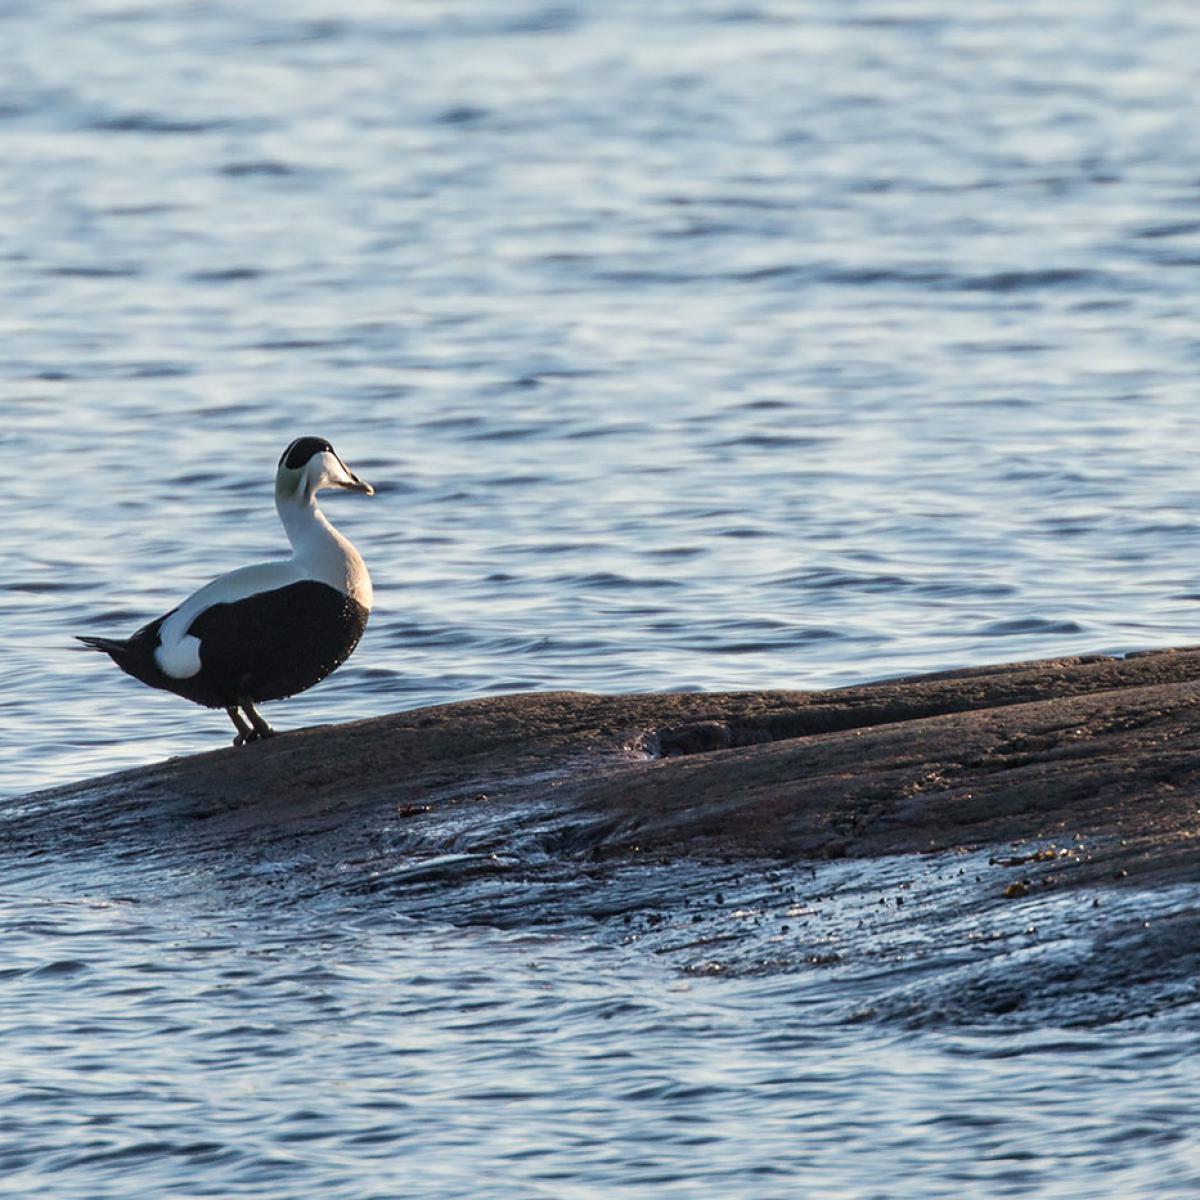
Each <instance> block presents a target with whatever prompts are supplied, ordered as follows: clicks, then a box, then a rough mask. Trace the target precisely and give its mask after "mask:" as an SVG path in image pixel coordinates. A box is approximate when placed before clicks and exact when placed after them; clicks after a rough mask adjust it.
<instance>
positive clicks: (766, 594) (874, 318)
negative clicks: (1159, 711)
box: [0, 0, 1200, 1200]
mask: <svg viewBox="0 0 1200 1200" xmlns="http://www.w3.org/2000/svg"><path fill="white" fill-rule="evenodd" d="M0 34H3V44H4V45H5V47H6V53H5V70H4V73H3V77H2V78H0V136H2V138H3V142H2V144H3V151H4V152H3V154H0V254H2V255H3V269H2V270H0V330H2V337H0V379H2V389H3V391H2V395H0V405H2V415H3V421H2V422H0V444H2V445H3V448H4V451H5V463H6V468H7V469H6V470H5V472H4V477H5V478H4V484H3V486H2V487H0V528H2V530H3V532H2V534H0V553H2V554H3V563H2V564H0V566H2V569H0V628H2V630H3V639H2V641H3V647H2V649H0V789H2V790H3V791H4V792H7V793H8V794H10V795H12V794H19V793H22V792H25V791H28V790H31V789H33V788H35V787H40V786H47V785H51V784H56V783H61V782H65V781H68V780H72V779H78V778H82V777H85V776H87V775H90V774H95V773H99V772H101V771H103V770H108V769H115V768H117V767H121V766H128V765H132V764H136V763H141V762H148V761H152V760H155V759H157V758H161V757H164V756H166V755H168V754H180V753H187V752H192V751H195V750H199V749H204V748H210V747H214V746H217V745H222V744H224V742H225V740H226V739H227V737H228V734H229V731H228V730H227V729H226V728H225V722H224V718H223V717H222V716H221V715H220V714H211V713H205V712H204V711H202V710H200V709H196V708H194V707H192V706H190V705H187V704H186V703H184V702H183V701H180V700H178V699H177V698H175V697H172V696H169V695H166V694H165V693H154V692H151V691H149V690H148V689H144V688H140V687H138V686H137V685H135V684H134V683H133V682H132V681H130V680H129V679H127V678H125V677H124V676H122V675H120V674H119V673H118V672H117V671H116V670H115V669H114V668H112V667H111V666H110V665H109V664H107V663H106V662H104V661H103V660H101V659H100V657H99V656H90V657H89V656H85V655H84V654H82V653H76V652H74V651H73V650H72V649H71V648H70V647H71V644H72V643H71V637H72V635H73V634H75V633H77V632H93V633H109V634H119V633H124V632H128V631H130V630H131V629H132V628H134V627H136V626H137V625H139V624H141V623H142V622H143V621H145V620H146V619H148V618H149V617H152V616H155V615H157V614H158V613H160V612H162V611H165V610H166V609H168V608H170V607H172V606H173V605H174V604H175V603H176V602H177V601H178V600H179V599H180V598H181V597H182V596H183V595H184V594H186V593H187V592H188V591H190V590H191V589H193V588H194V587H195V586H197V585H199V584H200V583H202V582H204V581H206V580H207V579H208V578H210V577H211V576H212V575H214V574H216V573H218V572H220V571H222V570H225V569H228V568H229V567H232V566H235V565H239V564H240V563H242V562H246V561H253V560H254V559H256V558H261V557H270V556H272V555H275V554H278V553H280V552H281V550H282V547H283V544H284V543H283V535H282V531H281V530H280V528H279V527H278V525H277V523H276V521H275V517H274V514H273V511H272V506H271V477H272V474H273V471H274V465H275V461H276V459H277V458H278V455H279V452H280V450H281V449H282V448H283V446H284V445H286V443H287V442H288V441H290V440H291V439H292V438H293V437H295V436H297V435H298V434H301V433H318V434H322V435H325V436H327V437H329V438H330V439H331V440H333V442H334V444H335V445H336V446H337V447H338V449H339V451H340V452H341V453H342V454H343V456H344V457H345V458H346V459H347V461H348V462H349V463H350V464H351V466H353V467H354V468H355V469H357V470H358V471H360V473H361V474H363V475H364V476H365V477H366V478H369V479H370V480H371V481H372V482H373V483H374V484H375V485H376V487H377V489H378V495H377V496H376V497H375V498H374V499H373V500H366V499H363V498H360V497H354V496H338V497H334V498H332V499H330V500H329V502H328V504H327V505H326V510H327V512H328V513H329V514H330V515H331V516H332V518H333V520H334V521H335V523H337V524H338V525H339V526H340V527H341V528H342V529H343V530H344V531H345V532H346V533H348V534H349V535H350V536H351V537H352V538H353V540H354V541H355V542H356V543H357V544H358V545H359V547H360V548H361V549H362V551H363V553H364V555H365V557H366V559H367V562H368V564H369V566H370V568H371V571H372V574H373V577H374V579H375V583H376V590H377V608H376V612H375V614H374V616H373V619H372V623H371V626H370V628H369V630H368V633H367V636H366V638H365V640H364V642H363V644H362V646H361V647H360V648H359V650H358V652H357V653H356V655H355V657H354V658H353V659H352V660H351V662H350V663H349V664H347V666H346V667H344V668H343V669H342V670H341V671H340V672H339V673H338V674H337V675H335V676H334V677H333V678H332V679H330V680H329V681H328V682H327V683H325V684H323V685H322V686H321V687H320V688H318V689H315V690H314V691H312V692H310V693H307V694H306V695H304V696H301V697H297V698H295V699H293V700H291V701H289V702H287V703H286V704H285V705H281V706H279V707H278V708H275V709H274V710H273V711H271V710H269V712H268V715H270V716H271V717H272V719H273V720H275V721H277V722H278V723H279V724H280V725H281V726H283V727H289V726H295V725H300V724H308V723H313V722H318V721H326V720H336V721H343V720H348V719H351V718H356V717H363V716H369V715H376V714H380V713H385V712H389V711H393V710H395V709H398V708H405V707H412V706H416V705H420V704H424V703H430V702H436V701H446V700H452V699H457V698H463V697H468V696H476V695H486V694H494V693H499V692H505V691H512V690H517V689H533V688H539V689H540V688H560V687H565V688H580V689H586V690H597V691H627V690H650V689H682V688H687V689H696V688H700V689H715V688H742V687H771V686H780V687H821V686H827V685H830V684H835V683H847V682H853V681H858V680H863V679H869V678H876V677H881V676H885V675H889V674H897V673H901V672H912V671H918V670H924V669H934V668H941V667H949V666H959V665H964V664H971V663H984V662H993V661H999V660H1008V659H1015V658H1023V657H1036V656H1045V655H1054V654H1059V653H1066V652H1077V651H1083V650H1088V651H1091V650H1107V651H1121V650H1128V649H1134V648H1141V647H1149V646H1156V645H1177V644H1182V643H1187V642H1194V641H1197V640H1200V638H1197V636H1196V633H1195V632H1194V631H1195V630H1197V629H1198V628H1200V615H1198V612H1197V600H1198V599H1200V586H1198V584H1197V578H1196V576H1197V570H1196V565H1195V564H1196V550H1197V544H1198V538H1197V530H1196V520H1195V514H1196V512H1197V510H1198V508H1200V486H1198V483H1197V476H1196V468H1195V462H1196V456H1195V448H1196V446H1197V445H1198V444H1200V408H1198V406H1197V404H1196V399H1195V392H1196V385H1195V376H1196V371H1197V365H1198V361H1200V354H1198V353H1197V345H1198V343H1197V340H1196V332H1195V330H1196V323H1195V295H1196V272H1197V268H1198V266H1200V219H1198V218H1197V215H1196V202H1197V188H1198V187H1200V127H1198V126H1197V123H1196V121H1195V119H1194V116H1195V96H1196V94H1197V90H1198V88H1200V66H1197V64H1198V63H1200V55H1198V54H1197V53H1196V49H1197V46H1198V45H1200V10H1197V9H1196V7H1195V6H1194V5H1190V4H1185V3H1182V2H1180V3H1168V2H1162V0H1159V2H1152V3H1149V4H1143V5H1138V6H1133V7H1131V6H1128V5H1119V4H1116V3H1110V2H1107V0H1086V2H1085V0H1064V2H1063V3H1059V4H1056V5H1053V6H1050V8H1049V9H1048V8H1047V6H1044V5H1037V4H1033V3H1030V2H1028V0H1005V2H995V3H990V2H987V0H985V2H983V3H977V4H972V5H966V6H964V5H961V4H951V3H949V2H948V0H911V2H908V3H896V2H891V0H836V2H835V0H818V2H815V3H810V4H799V3H784V2H772V0H751V2H749V3H734V2H733V0H669V2H665V3H659V4H654V5H644V4H637V3H633V2H632V0H613V2H605V3H600V2H599V0H595V2H589V0H567V2H565V3H549V2H543V3H536V2H533V0H440V2H438V3H432V2H428V3H427V2H419V0H410V2H407V3H403V2H396V3H393V2H390V0H389V2H384V0H350V2H348V3H344V4H342V5H341V6H337V7H336V8H335V7H331V6H329V5H323V4H316V3H311V4H309V3H295V4H289V5H282V6H281V5H271V4H267V3H264V2H262V0H250V2H246V3H241V2H239V3H233V2H232V0H227V2H224V3H223V2H220V0H213V2H207V3H195V4H184V3H170V4H144V5H142V4H131V3H126V2H123V0H90V2H89V0H80V2H78V3H69V4H68V3H41V2H35V0H8V2H7V3H3V4H0ZM22 869H23V870H24V868H22ZM198 869H200V868H198ZM281 869H282V868H281ZM3 886H4V885H3V884H0V888H3ZM158 886H159V885H158V883H157V882H156V881H155V879H154V878H153V877H152V876H151V875H150V874H149V873H148V872H147V871H145V870H144V869H143V868H140V867H139V865H138V863H137V862H134V861H126V860H123V859H122V857H121V855H120V853H119V852H118V851H117V850H114V856H113V860H112V861H111V862H107V863H98V864H95V870H94V873H93V874H92V875H91V876H90V877H89V878H87V879H83V878H79V879H74V880H72V879H69V878H66V879H65V878H63V877H62V876H61V875H60V874H58V873H57V872H56V871H55V869H54V864H53V862H52V861H44V862H41V863H39V864H35V869H33V870H32V871H31V872H29V873H26V874H22V875H21V876H20V880H19V882H13V883H12V884H11V886H10V887H9V888H8V890H6V891H4V893H3V899H0V930H2V931H3V941H4V945H5V946H6V951H7V960H6V961H5V962H4V963H0V991H3V992H4V994H5V1000H4V1007H3V1013H4V1015H3V1017H0V1035H2V1036H3V1042H4V1045H5V1046H6V1048H7V1049H6V1051H5V1054H6V1056H7V1061H6V1066H5V1068H4V1086H5V1089H6V1093H7V1094H6V1096H5V1103H4V1105H3V1109H2V1111H3V1114H4V1115H2V1116H0V1134H2V1136H3V1144H4V1149H3V1150H2V1151H0V1155H2V1156H3V1158H2V1162H3V1170H4V1171H5V1172H7V1173H8V1174H7V1175H6V1176H5V1177H4V1179H2V1180H0V1191H4V1190H7V1191H8V1192H9V1193H10V1194H14V1195H35V1194H50V1193H49V1191H48V1190H47V1189H48V1188H49V1186H50V1185H49V1184H48V1183H47V1180H50V1179H55V1180H57V1182H56V1183H55V1184H54V1187H55V1189H56V1190H57V1193H58V1194H62V1195H64V1196H66V1195H70V1196H76V1195H77V1196H80V1197H88V1198H89V1200H91V1198H94V1197H98V1196H105V1195H113V1196H116V1195H128V1194H130V1191H129V1180H130V1178H131V1177H135V1176H136V1177H138V1178H139V1179H140V1180H141V1181H142V1183H144V1186H142V1185H141V1184H139V1186H138V1188H137V1189H136V1190H137V1191H138V1194H147V1195H148V1194H154V1193H155V1189H158V1194H163V1195H167V1194H170V1195H172V1196H175V1195H197V1196H198V1195H219V1196H231V1195H266V1194H270V1195H279V1196H284V1195H287V1196H297V1197H299V1196H312V1195H318V1194H319V1195H322V1196H326V1197H341V1196H344V1197H355V1198H358V1197H368V1196H370V1197H374V1196H380V1197H384V1196H402V1195H430V1196H457V1195H464V1196H467V1195H470V1196H480V1195H487V1194H495V1195H503V1196H506V1197H515V1196H523V1195H545V1196H553V1197H575V1196H593V1195H595V1196H600V1195H614V1194H618V1193H619V1194H622V1195H633V1194H645V1195H654V1196H659V1195H689V1196H713V1195H738V1196H746V1197H754V1196H762V1197H776V1196H785V1195H786V1196H792V1195H797V1194H820V1195H822V1196H841V1195H846V1196H896V1195H919V1196H923V1197H928V1196H935V1195H946V1196H961V1195H964V1194H992V1193H995V1194H1011V1195H1021V1194H1028V1195H1038V1196H1094V1195H1099V1194H1108V1195H1118V1194H1119V1195H1145V1196H1156V1197H1161V1196H1165V1195H1171V1194H1176V1193H1177V1194H1179V1195H1191V1194H1195V1189H1196V1187H1197V1179H1196V1175H1195V1166H1194V1163H1195V1154H1196V1153H1197V1149H1196V1142H1195V1138H1194V1133H1193V1129H1192V1126H1193V1124H1194V1118H1193V1114H1194V1110H1195V1102H1196V1099H1197V1095H1196V1089H1195V1076H1194V1074H1188V1067H1187V1064H1188V1062H1189V1060H1188V1059H1187V1057H1186V1056H1185V1055H1183V1054H1182V1053H1181V1046H1183V1047H1184V1048H1186V1046H1187V1043H1186V1042H1181V1040H1180V1039H1179V1037H1178V1036H1177V1034H1176V1035H1169V1034H1168V1033H1167V1032H1164V1031H1163V1030H1161V1029H1160V1028H1159V1025H1158V1024H1157V1023H1156V1018H1155V1017H1154V1016H1153V1014H1151V1015H1150V1016H1148V1017H1146V1016H1144V1015H1143V1019H1142V1022H1141V1024H1137V1023H1136V1022H1135V1026H1134V1027H1130V1026H1122V1027H1121V1032H1120V1034H1119V1035H1114V1034H1113V1033H1112V1032H1111V1029H1110V1028H1108V1027H1106V1029H1105V1030H1102V1031H1100V1032H1090V1033H1084V1034H1078V1035H1076V1034H1071V1035H1070V1036H1064V1037H1059V1036H1058V1035H1057V1034H1055V1033H1052V1032H1042V1033H1039V1034H1036V1035H1035V1034H1032V1033H1029V1032H1028V1031H1025V1032H1023V1033H1018V1032H1014V1031H1013V1030H1011V1029H1009V1028H1008V1027H1007V1026H1004V1025H1003V1023H1002V1022H1001V1023H1000V1024H999V1026H998V1027H996V1028H993V1027H990V1026H989V1027H988V1028H985V1029H981V1030H974V1031H971V1032H967V1033H962V1034H955V1035H954V1036H943V1035H941V1034H938V1033H936V1032H933V1031H929V1030H925V1031H922V1032H920V1033H919V1034H915V1035H914V1034H911V1033H903V1034H897V1032H896V1031H895V1029H894V1028H893V1027H892V1026H890V1025H888V1024H887V1023H886V1022H874V1023H873V1022H871V1021H869V1020H868V1021H866V1022H865V1023H859V1024H855V1025H846V1024H845V1022H844V1020H843V1016H844V1011H848V1009H847V1010H844V1009H843V1008H838V1006H837V1005H834V1006H833V1008H828V1007H822V1005H823V1004H824V1003H825V1001H826V1000H827V999H828V997H827V996H825V995H824V993H823V990H822V989H824V988H825V987H826V985H827V980H826V978H825V976H822V975H820V973H819V972H818V973H816V974H815V975H814V976H813V977H812V978H810V977H809V976H807V975H804V976H800V977H797V976H796V975H794V974H789V975H786V976H783V977H780V978H773V977H770V976H765V977H761V978H760V977H752V978H742V979H738V980H733V981H731V980H728V979H713V978H709V977H699V978H692V977H690V976H681V975H680V974H679V963H678V962H677V961H676V958H673V957H670V956H668V957H667V959H665V960H663V961H662V962H659V961H658V960H657V959H655V958H654V957H653V956H648V955H647V954H645V953H643V952H639V951H638V949H637V948H636V946H635V947H629V946H625V947H622V946H621V945H619V944H617V943H615V942H613V941H612V940H611V939H609V940H604V939H600V940H599V941H594V940H593V939H592V938H591V936H590V934H589V932H588V931H587V930H586V929H580V928H576V927H574V926H572V927H570V928H565V929H562V930H559V931H557V932H543V933H537V934H536V935H535V934H531V933H529V932H528V931H525V932H514V931H511V930H509V931H505V930H496V929H491V928H487V927H486V925H485V924H481V925H479V926H478V927H475V926H463V925H461V924H458V925H455V924H446V923H444V922H441V923H439V921H438V920H437V919H436V914H434V913H431V912H429V911H425V912H424V913H423V915H422V916H420V917H419V918H413V917H406V916H405V913H404V911H403V909H404V906H403V904H399V905H398V906H397V909H398V911H396V912H389V913H387V914H385V915H380V914H371V913H369V912H367V911H366V910H364V909H361V908H359V907H356V905H354V904H352V903H350V901H349V900H348V899H347V898H346V897H345V896H341V894H340V893H339V892H338V890H337V887H336V886H333V885H332V884H331V885H330V887H329V888H328V889H327V890H325V891H323V892H322V893H321V899H320V900H319V901H312V900H297V901H296V903H295V904H294V905H293V906H289V907H286V908H271V907H270V906H267V907H266V908H265V909H264V908H261V907H256V908H255V909H253V910H251V911H247V910H245V909H243V908H242V907H240V906H239V904H238V903H237V902H236V897H231V896H230V895H229V894H227V893H225V892H223V891H220V890H217V891H213V890H212V889H206V888H205V887H203V886H202V885H201V884H197V885H196V886H195V887H193V888H188V887H180V888H178V889H177V890H176V891H174V892H172V893H171V894H172V896H173V897H174V898H173V899H170V900H169V901H168V900H166V899H163V898H162V897H160V902H159V903H153V904H152V903H149V900H150V899H152V898H153V896H154V895H155V892H156V888H157V887H158ZM134 900H137V903H134V902H133V901H134ZM871 988H872V985H871V984H870V982H869V981H866V982H864V981H863V980H858V981H857V982H855V983H854V985H853V987H852V988H850V991H849V992H848V993H847V995H845V996H842V997H841V1001H840V1002H841V1003H844V1004H845V1005H848V1006H849V1008H855V1006H861V1005H862V1004H865V1002H866V1000H867V999H868V997H869V994H870V992H871ZM814 1007H815V1009H819V1010H820V1018H819V1019H814V1018H812V1011H813V1010H814ZM830 1013H833V1014H835V1015H830ZM837 1014H842V1015H837ZM1150 1081H1153V1087H1151V1086H1150ZM1189 1153H1190V1154H1191V1155H1192V1158H1191V1160H1190V1162H1191V1165H1190V1166H1189V1165H1188V1162H1189V1159H1188V1154H1189ZM954 1164H957V1165H954ZM898 1168H899V1169H898ZM1189 1171H1190V1172H1191V1173H1190V1175H1189ZM486 1181H490V1182H486ZM489 1187H490V1188H491V1189H492V1191H491V1192H489V1191H488V1188H489ZM1172 1189H1176V1192H1172Z"/></svg>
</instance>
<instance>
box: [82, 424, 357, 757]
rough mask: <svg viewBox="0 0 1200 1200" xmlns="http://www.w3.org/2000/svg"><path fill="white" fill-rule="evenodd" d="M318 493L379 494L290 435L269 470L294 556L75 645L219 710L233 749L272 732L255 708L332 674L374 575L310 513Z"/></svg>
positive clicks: (319, 447)
mask: <svg viewBox="0 0 1200 1200" xmlns="http://www.w3.org/2000/svg"><path fill="white" fill-rule="evenodd" d="M321 488H346V489H348V490H349V491H352V492H364V493H365V494H366V495H368V496H370V495H373V494H374V491H375V489H374V488H372V487H371V485H370V484H369V483H366V482H365V481H363V480H361V479H359V477H358V476H357V475H355V474H354V472H353V471H351V470H350V468H349V467H347V466H346V464H345V463H344V462H342V460H341V459H340V458H339V457H338V456H337V454H336V453H335V452H334V449H333V447H332V446H331V445H330V444H329V443H328V442H327V441H326V440H325V439H324V438H317V437H302V438H297V439H296V440H295V441H294V442H292V444H291V445H290V446H289V447H288V448H287V449H286V450H285V451H284V452H283V456H282V458H280V460H279V469H278V471H277V472H276V474H275V508H276V510H277V511H278V513H279V519H280V521H282V522H283V528H284V529H285V530H286V531H287V536H288V541H290V542H291V544H292V556H291V558H286V559H279V560H278V561H275V562H265V563H257V564H255V565H254V566H250V567H242V568H240V569H239V570H236V571H230V572H229V574H227V575H222V576H220V577H219V578H217V579H214V580H213V581H212V583H210V584H207V585H206V586H205V587H202V588H201V589H200V590H199V591H198V592H195V593H194V594H193V595H191V596H189V597H188V598H187V599H186V600H185V601H184V602H183V603H182V604H180V605H179V607H178V608H173V609H172V610H171V611H170V612H169V613H166V614H164V615H163V616H161V617H159V618H158V619H157V620H154V621H151V622H150V624H149V625H145V626H143V627H142V628H141V629H139V630H138V631H137V632H136V633H135V634H134V635H133V636H132V637H129V638H126V639H125V640H124V641H119V640H116V639H113V638H102V637H81V638H79V639H78V640H79V641H81V642H83V643H84V645H86V646H89V647H91V648H92V649H93V650H102V651H103V652H104V653H105V654H107V655H108V656H109V657H110V658H111V659H112V660H113V662H115V663H116V664H117V666H118V667H120V668H121V670H122V671H124V672H125V673H126V674H127V675H132V676H133V677H134V678H135V679H140V680H141V681H142V682H143V683H147V684H149V685H150V686H151V687H155V688H164V689H165V690H166V691H169V692H175V693H176V695H179V696H183V697H185V698H186V699H188V700H192V701H194V702H195V703H197V704H203V705H205V707H207V708H223V709H224V710H225V711H226V712H227V713H228V714H229V719H230V720H231V721H232V722H233V724H234V726H235V728H236V729H237V737H236V738H234V741H233V744H234V745H235V746H241V745H244V744H245V743H247V742H254V741H257V740H258V739H259V738H266V737H270V736H271V734H273V733H274V732H275V731H274V730H273V729H272V728H271V726H270V725H268V724H267V722H266V721H264V720H263V718H262V717H261V716H260V715H259V714H258V712H257V710H256V709H255V707H254V706H255V705H256V704H260V703H262V702H263V701H265V700H281V699H283V698H284V697H285V696H293V695H295V694H296V693H297V692H302V691H304V690H305V688H310V687H312V686H313V684H314V683H319V682H320V681H321V680H322V679H324V678H325V676H326V675H328V674H329V673H330V672H331V671H334V670H336V669H337V668H338V667H340V666H341V665H342V663H344V662H345V661H346V659H347V658H349V657H350V654H351V652H352V651H353V650H354V647H355V646H357V645H358V640H359V638H361V637H362V634H363V630H364V629H365V628H366V626H367V617H368V616H369V615H370V612H371V599H372V593H371V577H370V576H369V575H368V574H367V568H366V566H365V564H364V563H363V560H362V557H361V556H360V555H359V553H358V551H357V550H356V549H355V548H354V547H353V546H352V545H351V544H350V542H349V541H347V539H346V538H344V537H343V536H342V535H341V534H340V533H338V531H337V530H336V529H334V527H333V526H332V525H330V523H329V522H328V521H327V520H326V519H325V516H324V514H323V513H322V512H321V510H320V509H319V508H318V507H317V492H319V491H320V490H321ZM243 714H244V715H243Z"/></svg>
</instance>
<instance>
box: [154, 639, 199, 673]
mask: <svg viewBox="0 0 1200 1200" xmlns="http://www.w3.org/2000/svg"><path fill="white" fill-rule="evenodd" d="M154 661H155V662H156V663H158V665H159V668H160V669H161V670H162V673H163V674H164V675H170V677H171V678H172V679H191V677H192V676H193V675H198V674H199V673H200V639H199V638H198V637H192V635H191V634H190V633H189V634H185V635H184V636H183V637H182V638H180V639H179V641H177V642H173V643H172V644H171V645H170V646H163V645H160V646H159V647H158V649H157V650H155V651H154Z"/></svg>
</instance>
